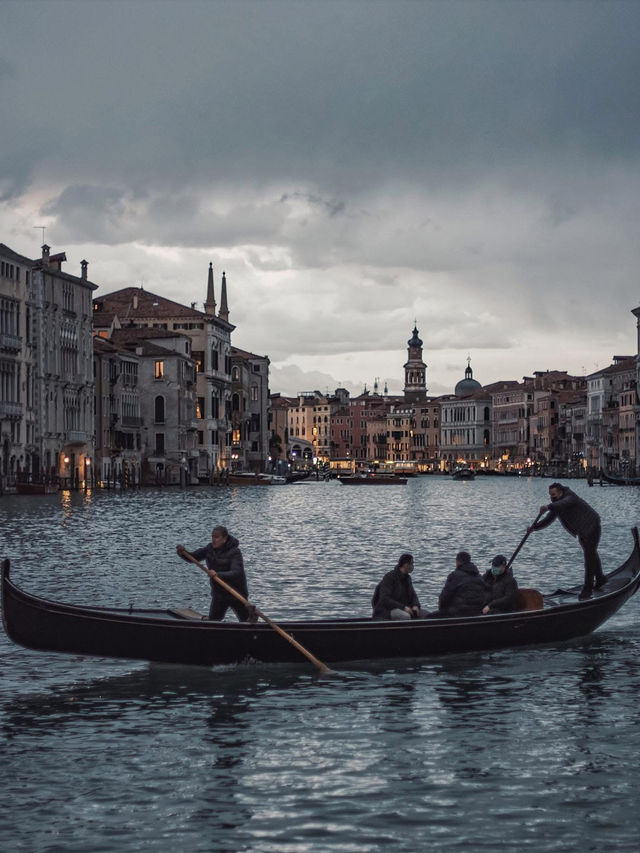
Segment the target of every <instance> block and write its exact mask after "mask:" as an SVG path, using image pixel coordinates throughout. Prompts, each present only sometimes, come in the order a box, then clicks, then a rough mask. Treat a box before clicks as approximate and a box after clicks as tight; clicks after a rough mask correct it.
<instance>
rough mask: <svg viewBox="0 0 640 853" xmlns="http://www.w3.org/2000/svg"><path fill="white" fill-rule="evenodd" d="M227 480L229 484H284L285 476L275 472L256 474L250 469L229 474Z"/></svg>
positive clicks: (285, 481)
mask: <svg viewBox="0 0 640 853" xmlns="http://www.w3.org/2000/svg"><path fill="white" fill-rule="evenodd" d="M227 482H228V483H229V485H230V486H284V485H286V483H287V478H286V477H280V476H278V475H277V474H257V473H252V472H251V471H246V472H245V471H240V472H238V473H235V474H229V478H228V480H227Z"/></svg>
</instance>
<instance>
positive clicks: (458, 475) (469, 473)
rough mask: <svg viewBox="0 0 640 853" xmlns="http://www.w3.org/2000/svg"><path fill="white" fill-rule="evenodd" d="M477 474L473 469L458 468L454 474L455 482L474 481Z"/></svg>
mask: <svg viewBox="0 0 640 853" xmlns="http://www.w3.org/2000/svg"><path fill="white" fill-rule="evenodd" d="M475 476H476V472H475V471H474V470H473V469H472V468H456V469H455V470H454V472H453V479H454V480H474V479H475Z"/></svg>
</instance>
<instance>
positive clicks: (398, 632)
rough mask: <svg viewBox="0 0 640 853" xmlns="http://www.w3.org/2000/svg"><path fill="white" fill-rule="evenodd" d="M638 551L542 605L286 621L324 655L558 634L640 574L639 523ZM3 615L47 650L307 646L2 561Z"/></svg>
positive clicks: (216, 652) (596, 617)
mask: <svg viewBox="0 0 640 853" xmlns="http://www.w3.org/2000/svg"><path fill="white" fill-rule="evenodd" d="M634 536H635V539H636V542H635V546H634V550H633V552H632V554H631V556H630V557H629V559H628V560H627V561H626V562H625V563H624V564H623V565H622V566H621V567H620V568H619V569H617V570H616V571H615V572H612V573H611V574H610V575H609V576H608V580H607V585H606V586H605V588H604V590H602V591H600V592H598V593H597V594H596V595H595V596H594V597H593V598H591V599H588V600H586V601H578V600H577V596H576V594H575V591H571V592H569V593H566V594H560V595H558V594H554V595H553V596H547V597H546V603H545V607H544V609H542V610H537V611H526V612H519V613H507V614H499V615H489V616H475V617H465V618H447V619H417V620H410V621H406V622H404V621H403V622H391V621H390V622H378V621H373V620H371V619H335V620H314V621H296V622H280V623H279V624H280V626H281V627H282V628H283V629H284V630H285V631H287V632H288V633H289V634H291V635H292V636H293V637H294V638H295V639H296V640H297V641H298V642H299V643H300V644H302V645H303V646H304V647H305V648H306V649H308V650H309V651H310V652H311V653H312V654H313V655H315V656H316V657H317V658H319V659H320V660H321V661H324V662H325V663H339V662H341V661H345V662H346V661H367V660H382V659H387V658H420V657H430V656H434V655H443V654H448V653H452V652H467V651H472V650H482V649H497V648H509V647H515V646H522V645H534V644H544V643H557V642H562V641H566V640H571V639H574V638H576V637H582V636H585V635H587V634H590V633H591V632H592V631H594V630H595V629H596V628H598V627H599V626H600V625H602V624H603V623H604V622H606V621H607V619H609V618H610V617H611V616H612V615H613V614H614V613H616V612H617V611H618V610H619V609H620V607H622V605H623V604H624V603H625V602H626V601H627V600H628V599H629V598H630V597H631V596H632V595H633V594H634V593H635V592H636V590H637V589H638V585H639V584H640V550H639V548H638V542H637V532H635V531H634ZM2 620H3V624H4V627H5V631H6V632H7V634H8V636H9V637H10V638H11V639H12V640H13V641H14V642H15V643H17V644H19V645H21V646H24V647H26V648H29V649H35V650H39V651H54V652H64V653H69V654H74V655H94V656H98V657H110V658H125V659H134V660H145V661H153V662H160V663H173V664H191V665H197V666H212V665H216V664H233V663H240V662H243V661H261V662H267V663H274V662H292V663H293V662H302V661H305V658H304V656H303V655H302V654H301V653H300V652H299V651H298V650H297V649H296V648H295V647H294V646H293V645H292V644H291V643H289V642H288V641H287V640H286V639H284V638H283V637H282V636H280V635H279V634H278V633H276V632H275V631H274V630H273V629H272V628H270V627H269V626H268V625H266V624H263V623H258V624H249V623H237V622H210V621H208V620H203V621H201V620H198V619H188V618H180V617H179V616H178V615H175V614H174V613H173V612H172V611H169V610H165V611H162V610H155V611H154V610H146V611H145V610H117V609H110V608H100V607H81V606H76V605H70V604H62V603H58V602H53V601H47V600H45V599H42V598H38V597H36V596H33V595H31V594H29V593H27V592H25V591H24V590H22V589H20V588H19V587H17V586H16V585H15V584H14V583H13V581H12V580H11V579H10V576H9V561H8V560H5V561H4V563H3V565H2Z"/></svg>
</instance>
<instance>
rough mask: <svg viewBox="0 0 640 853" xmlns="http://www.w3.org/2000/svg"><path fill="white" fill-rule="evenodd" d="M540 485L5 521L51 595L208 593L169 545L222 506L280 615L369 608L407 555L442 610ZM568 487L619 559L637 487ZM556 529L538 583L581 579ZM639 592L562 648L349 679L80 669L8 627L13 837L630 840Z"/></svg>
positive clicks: (158, 842) (515, 529) (240, 496)
mask: <svg viewBox="0 0 640 853" xmlns="http://www.w3.org/2000/svg"><path fill="white" fill-rule="evenodd" d="M460 485H462V486H463V488H459V486H460ZM546 486H547V483H546V482H545V481H527V480H517V479H514V480H509V481H503V480H497V479H496V480H490V479H489V478H487V479H486V480H484V481H483V480H481V479H480V478H478V479H477V480H476V481H474V482H473V483H470V484H458V483H455V482H453V481H451V482H450V481H449V480H448V479H447V478H444V477H443V478H438V477H432V478H423V479H418V480H412V481H410V482H409V483H408V485H407V487H406V488H402V489H395V488H394V489H390V490H377V489H373V490H367V489H361V490H358V489H355V490H349V489H346V488H344V487H342V486H340V485H339V484H336V483H328V484H318V485H317V487H316V486H313V487H308V488H307V487H304V486H300V487H291V488H289V487H284V488H282V489H277V488H274V489H250V488H245V489H240V488H231V489H224V488H218V489H209V488H203V489H194V490H188V491H182V492H178V491H173V492H172V491H167V490H162V491H160V490H158V491H146V492H139V493H130V494H123V495H115V494H103V493H94V494H90V493H87V494H82V493H81V494H79V493H64V494H61V495H52V496H44V497H41V498H30V497H25V498H24V499H23V498H20V499H15V498H14V499H7V498H6V497H5V498H2V499H0V529H1V530H2V540H3V546H4V555H6V556H9V557H10V558H11V560H12V567H13V574H14V577H15V579H16V581H17V582H18V583H19V584H20V585H22V586H24V587H25V588H27V589H30V590H32V591H34V592H36V593H39V594H42V595H47V596H50V597H53V598H58V599H61V600H67V601H77V602H81V603H95V604H105V605H111V604H114V605H127V604H129V602H134V603H135V604H136V605H139V606H150V607H153V606H168V605H171V606H191V607H194V609H197V610H202V609H204V608H206V606H207V598H208V589H207V583H206V579H203V577H202V575H201V573H200V572H199V571H197V570H194V569H192V568H191V567H190V566H189V565H188V564H185V563H184V562H183V561H180V560H178V559H177V558H176V556H175V544H176V542H184V543H185V544H186V545H188V546H191V547H195V546H197V545H201V544H204V542H206V541H207V539H208V536H209V533H210V529H211V527H212V526H213V525H214V524H215V523H225V524H227V526H228V527H229V528H230V529H231V531H232V532H233V533H234V535H237V536H238V537H239V539H240V541H241V545H242V548H243V551H244V554H245V560H246V563H247V568H248V575H249V583H250V592H251V597H252V599H253V600H254V601H255V602H256V603H257V604H259V606H260V607H261V608H262V609H263V610H264V611H265V612H266V613H268V614H269V615H270V616H272V617H273V618H282V617H292V616H299V615H305V616H306V615H310V614H313V615H335V614H340V613H342V614H345V615H358V614H361V613H363V612H368V609H369V601H370V598H371V592H372V589H373V587H374V586H375V583H376V582H377V580H379V578H380V576H381V575H382V573H384V571H386V570H387V569H388V568H389V566H392V565H393V564H395V560H396V559H397V555H398V554H399V553H400V552H401V551H405V550H411V551H412V552H413V553H414V555H415V559H416V570H415V573H414V580H415V584H416V587H417V588H418V591H419V594H420V596H421V599H422V601H423V603H424V604H425V605H426V606H428V607H429V606H431V604H433V603H434V601H435V599H436V597H437V594H438V592H439V589H440V587H441V585H442V582H443V581H444V578H445V577H446V574H447V573H448V571H450V569H451V567H452V560H453V555H454V554H455V552H456V551H457V550H459V549H460V548H461V547H465V548H467V549H468V550H470V551H471V553H472V556H473V557H474V560H475V561H476V562H477V563H478V565H479V566H480V567H481V568H482V567H483V566H484V565H485V564H486V563H488V561H489V560H490V558H491V557H492V556H493V554H494V553H496V552H498V551H500V552H507V553H509V552H510V551H511V550H514V549H515V547H516V545H517V544H518V542H519V541H520V539H521V538H522V535H523V534H524V530H525V529H526V525H527V524H528V523H529V522H530V520H531V519H532V517H534V516H535V514H536V511H537V508H538V506H539V504H540V502H541V499H543V498H544V496H545V492H546ZM576 490H577V491H578V492H580V493H584V495H585V497H586V498H587V500H589V501H590V502H592V503H593V505H594V506H596V508H597V509H598V511H599V512H600V513H601V515H602V518H603V543H602V555H603V560H604V562H605V565H606V566H607V568H612V567H613V566H614V565H617V564H618V563H619V562H621V560H622V558H623V557H625V556H626V555H627V553H628V552H629V551H630V548H631V536H630V533H629V529H630V527H631V526H632V525H633V524H634V523H635V522H636V521H637V519H638V518H639V517H640V512H639V510H640V502H639V498H638V495H637V493H636V491H637V490H635V489H631V490H627V489H616V490H614V489H599V488H594V489H588V488H587V487H586V485H584V484H581V483H579V484H576ZM381 491H382V492H383V494H380V492H381ZM638 491H640V490H638ZM554 528H555V525H554V527H552V528H550V529H549V530H548V531H546V532H545V533H544V534H537V535H536V536H532V537H531V538H530V539H529V540H528V542H527V544H526V545H525V547H524V548H523V550H522V551H521V552H520V554H519V555H518V560H517V562H516V565H515V569H516V574H517V575H518V577H519V579H520V580H521V581H522V583H523V585H526V586H537V587H538V588H542V589H550V588H555V587H556V586H559V585H564V584H573V583H575V582H576V580H579V579H580V576H581V554H580V551H579V548H578V546H577V545H576V543H575V541H574V540H572V539H571V537H569V536H568V535H567V534H566V533H565V532H564V531H563V530H562V529H561V528H560V527H559V526H558V529H557V530H556V529H554ZM4 555H3V556H4ZM638 603H639V600H632V601H631V602H630V603H629V604H628V605H627V606H626V608H624V609H623V611H622V612H621V613H620V614H618V615H617V616H616V617H615V618H614V619H613V620H611V622H610V623H608V624H607V626H606V627H605V628H604V629H601V630H600V631H599V632H598V633H596V634H595V635H593V636H592V637H589V638H585V639H582V640H579V641H573V642H571V643H567V644H560V645H558V646H556V647H550V646H545V647H543V648H540V649H516V650H499V651H494V652H488V653H469V654H465V655H457V656H451V657H443V658H437V659H430V660H427V661H419V660H414V661H406V662H397V661H380V662H376V663H375V664H371V665H367V666H366V667H364V668H363V667H361V666H360V665H358V666H356V665H353V664H352V665H349V666H344V667H341V668H340V672H338V673H336V674H335V675H332V676H320V675H318V674H317V673H316V671H315V670H314V669H313V667H311V666H307V665H305V664H300V665H297V666H284V665H279V666H271V667H260V666H239V667H228V668H219V669H215V670H201V669H193V668H171V667H155V666H153V667H150V666H145V665H141V664H138V663H129V662H122V661H105V660H94V659H84V660H76V659H72V658H70V657H69V656H64V655H60V656H55V655H51V656H48V655H40V654H37V653H33V652H29V651H26V650H24V649H20V648H17V647H15V646H13V645H11V644H10V643H9V642H8V641H7V639H6V637H5V635H4V634H3V633H0V666H1V670H0V679H1V680H0V744H1V747H2V754H3V770H4V773H3V779H4V781H3V793H4V797H5V802H6V803H7V804H9V803H10V804H11V811H8V810H7V809H5V810H2V811H0V832H1V833H2V835H1V837H2V838H3V842H4V844H5V846H7V849H19V848H22V849H28V850H47V849H51V850H54V849H60V850H77V851H81V850H82V851H90V850H96V851H97V850H113V849H118V850H121V849H122V850H149V849H154V850H164V849H168V848H169V849H170V848H172V847H174V846H176V845H185V844H188V845H189V848H190V849H192V850H196V851H197V850H207V851H208V850H252V851H253V850H257V851H261V850H264V851H274V850H277V851H307V850H334V849H339V850H341V851H342V850H347V851H348V850H353V851H370V850H377V849H382V848H385V849H386V848H390V849H392V850H402V851H405V850H406V851H415V850H417V849H435V850H452V851H456V850H462V849H465V850H470V849H472V850H491V851H495V850H513V851H516V850H517V851H521V850H523V849H529V850H533V851H538V850H540V851H575V850H577V849H583V848H584V849H591V850H604V849H607V850H614V851H626V850H628V851H631V850H635V849H637V832H638V829H640V827H639V826H638V823H639V822H640V819H639V818H638V817H637V808H636V782H635V779H636V775H637V774H636V764H637V754H638V750H639V748H640V734H639V733H640V725H639V723H640V719H639V712H638V707H637V695H638V691H639V689H640V654H639V653H640V632H639V630H638V619H637V608H638Z"/></svg>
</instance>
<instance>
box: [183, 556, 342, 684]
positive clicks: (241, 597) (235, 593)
mask: <svg viewBox="0 0 640 853" xmlns="http://www.w3.org/2000/svg"><path fill="white" fill-rule="evenodd" d="M183 556H184V557H186V559H187V560H189V561H190V562H192V563H194V564H195V565H196V566H197V567H198V568H199V569H202V571H203V572H206V574H208V575H209V569H208V568H207V567H206V566H203V565H202V563H200V562H199V561H198V560H196V558H195V557H192V556H191V554H190V553H189V552H188V551H186V550H185V551H183ZM209 577H211V575H209ZM213 579H214V581H216V583H218V584H219V585H220V586H221V587H222V588H223V589H226V591H227V592H228V593H230V594H231V595H232V596H233V597H234V598H237V599H238V601H241V602H242V603H243V604H244V606H245V607H251V606H252V605H251V604H250V603H249V602H248V601H247V599H246V598H245V597H244V595H241V593H239V592H238V590H237V589H234V588H233V587H232V586H230V585H229V584H228V583H227V582H226V581H223V580H222V578H221V577H219V576H218V575H217V574H215V575H214V576H213ZM255 611H256V613H257V615H258V616H259V617H260V618H261V619H264V621H265V622H266V623H267V625H269V627H270V628H273V630H274V631H276V632H277V633H278V634H280V636H281V637H284V639H285V640H287V641H288V642H289V643H291V645H292V646H295V648H296V649H298V651H299V652H301V654H303V655H304V656H305V657H306V658H307V659H308V660H310V661H311V663H312V664H313V665H314V666H317V667H318V669H319V670H320V671H321V672H330V671H331V670H330V669H329V667H328V666H327V665H326V664H324V663H322V661H321V660H318V658H317V657H316V656H315V655H312V654H311V652H310V651H309V650H308V649H305V647H304V646H302V645H300V643H299V642H298V641H297V640H296V639H295V638H294V637H292V636H291V634H287V632H286V631H285V630H284V629H283V628H281V627H280V626H279V625H276V623H275V622H273V621H272V620H271V619H269V617H268V616H265V614H264V613H262V612H261V611H260V610H258V608H257V607H256V608H255Z"/></svg>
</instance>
